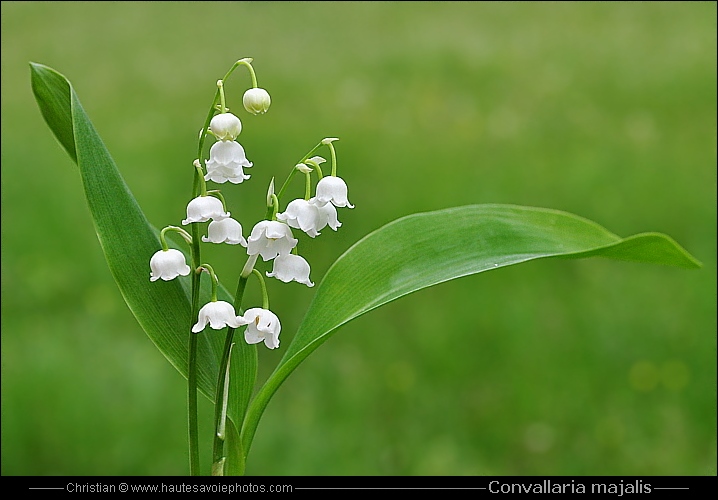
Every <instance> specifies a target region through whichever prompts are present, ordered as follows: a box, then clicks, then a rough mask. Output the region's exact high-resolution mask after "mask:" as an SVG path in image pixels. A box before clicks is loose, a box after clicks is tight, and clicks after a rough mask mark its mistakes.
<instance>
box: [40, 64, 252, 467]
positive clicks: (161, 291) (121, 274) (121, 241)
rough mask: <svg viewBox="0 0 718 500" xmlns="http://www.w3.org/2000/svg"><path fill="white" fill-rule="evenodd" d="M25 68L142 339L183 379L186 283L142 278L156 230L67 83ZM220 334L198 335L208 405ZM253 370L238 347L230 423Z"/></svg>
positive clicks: (222, 295) (248, 352) (245, 348)
mask: <svg viewBox="0 0 718 500" xmlns="http://www.w3.org/2000/svg"><path fill="white" fill-rule="evenodd" d="M30 66H31V78H32V88H33V91H34V93H35V96H36V99H37V102H38V105H39V107H40V110H41V112H42V115H43V117H44V118H45V121H46V122H47V124H48V126H49V127H50V129H51V130H52V132H53V133H54V134H55V137H56V138H57V139H58V141H59V142H60V144H61V145H62V146H63V148H64V149H65V150H66V151H67V153H68V154H69V155H70V157H71V158H72V159H73V161H75V163H76V164H77V166H78V167H79V169H80V175H81V178H82V183H83V186H84V189H85V195H86V198H87V203H88V207H89V209H90V213H91V215H92V220H93V222H94V225H95V231H96V233H97V237H98V240H99V241H100V245H101V247H102V250H103V253H104V254H105V258H106V260H107V264H108V266H109V268H110V271H111V272H112V276H113V278H114V279H115V281H116V282H117V285H118V287H119V289H120V292H121V293H122V296H123V298H124V299H125V302H126V303H127V305H128V307H129V308H130V310H131V311H132V313H133V314H134V316H135V318H136V319H137V321H138V322H139V324H140V325H141V326H142V328H143V329H144V331H145V332H146V333H147V335H148V337H149V338H150V339H151V340H152V342H153V343H154V344H155V345H156V346H157V348H158V349H159V350H160V352H162V354H163V355H164V356H165V357H166V358H167V360H168V361H169V362H170V363H171V364H172V365H173V366H174V367H175V368H176V369H177V370H178V371H179V372H180V373H181V374H182V375H183V376H184V377H185V378H186V377H187V371H188V367H187V365H188V358H189V349H188V335H189V334H190V333H189V331H190V327H191V325H192V324H193V323H194V322H195V321H196V318H190V311H191V307H190V306H191V303H190V295H191V294H190V286H189V283H188V280H186V279H184V280H183V279H182V278H179V279H174V280H171V281H162V280H159V281H156V282H154V283H151V282H150V281H149V259H150V257H151V256H152V255H153V254H154V253H155V252H156V251H157V250H159V249H160V248H161V245H160V241H159V232H158V231H157V229H155V228H154V227H153V226H152V225H151V224H150V223H149V222H148V221H147V218H146V217H145V215H144V213H143V212H142V210H141V209H140V207H139V205H138V204H137V201H136V200H135V198H134V196H133V195H132V193H131V192H130V190H129V188H128V186H127V185H126V183H125V181H124V179H123V178H122V176H121V174H120V172H119V170H118V169H117V167H116V165H115V163H114V160H113V159H112V157H111V156H110V153H109V152H108V151H107V148H106V147H105V145H104V143H103V142H102V139H101V138H100V136H99V134H98V133H97V131H96V130H95V129H94V127H93V125H92V123H91V121H90V119H89V118H88V117H87V115H86V113H85V111H84V110H83V108H82V105H81V104H80V101H79V99H78V97H77V95H76V93H75V91H74V89H73V88H72V85H71V84H70V82H69V81H68V80H67V79H66V78H65V77H64V76H63V75H61V74H60V73H58V72H56V71H55V70H53V69H52V68H49V67H47V66H44V65H41V64H36V63H31V64H30ZM180 215H182V214H180ZM175 248H176V247H175ZM180 250H182V251H184V249H183V248H180ZM185 254H186V252H185ZM186 257H187V256H186ZM190 261H191V260H190V259H189V258H187V262H190ZM218 292H219V299H221V300H226V301H229V302H232V300H233V298H232V296H231V295H230V294H229V293H228V292H227V291H226V290H225V289H224V288H223V287H220V289H219V290H218ZM209 298H210V285H209V281H208V280H202V289H201V299H200V300H201V303H202V304H203V303H205V302H207V301H209ZM225 331H226V330H222V331H220V332H215V331H214V330H206V331H205V332H203V333H200V334H199V335H200V337H199V339H198V340H199V342H198V347H197V363H198V366H197V372H198V373H197V379H198V389H199V390H200V392H202V393H203V394H204V395H205V396H207V397H208V398H209V399H210V401H214V392H215V385H216V382H217V376H218V372H219V360H220V358H221V355H222V351H223V348H224V338H225V335H224V334H223V333H224V332H225ZM256 371H257V355H256V347H255V346H250V345H248V344H246V343H245V342H238V343H237V345H235V348H234V349H233V351H232V362H231V380H232V383H231V384H230V389H229V390H230V395H229V405H228V411H227V414H228V416H229V417H230V419H231V420H232V421H234V422H235V423H240V422H242V419H243V417H244V413H245V411H246V408H247V406H248V404H249V399H250V396H251V393H252V390H253V388H254V382H255V380H256ZM237 426H238V424H237ZM232 428H234V427H232ZM235 441H236V442H238V440H235ZM229 455H230V456H229V458H230V460H231V459H232V458H233V457H235V456H236V455H238V452H237V451H236V450H230V454H229Z"/></svg>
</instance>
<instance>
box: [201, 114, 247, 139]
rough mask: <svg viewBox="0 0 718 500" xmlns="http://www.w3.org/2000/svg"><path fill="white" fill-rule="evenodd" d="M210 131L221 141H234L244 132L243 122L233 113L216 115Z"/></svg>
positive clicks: (210, 125)
mask: <svg viewBox="0 0 718 500" xmlns="http://www.w3.org/2000/svg"><path fill="white" fill-rule="evenodd" d="M209 130H210V132H212V134H214V136H215V137H216V138H217V139H219V140H220V141H233V140H235V139H236V138H237V136H238V135H239V133H240V132H241V131H242V122H241V121H239V118H237V117H236V116H234V115H233V114H232V113H220V114H218V115H214V117H213V118H212V121H210V122H209Z"/></svg>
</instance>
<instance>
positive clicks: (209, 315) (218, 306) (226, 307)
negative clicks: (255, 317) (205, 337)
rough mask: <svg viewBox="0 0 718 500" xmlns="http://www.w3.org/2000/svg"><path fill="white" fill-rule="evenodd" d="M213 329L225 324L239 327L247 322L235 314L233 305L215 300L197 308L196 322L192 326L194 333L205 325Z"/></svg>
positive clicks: (218, 328)
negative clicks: (197, 316)
mask: <svg viewBox="0 0 718 500" xmlns="http://www.w3.org/2000/svg"><path fill="white" fill-rule="evenodd" d="M207 323H209V326H210V327H211V328H213V329H214V330H221V329H222V328H224V327H225V326H231V327H232V328H239V327H240V326H242V325H246V324H247V323H248V321H247V320H245V319H244V318H243V317H242V316H237V315H236V314H235V312H234V307H233V306H232V304H230V303H229V302H225V301H224V300H217V301H213V302H208V303H207V304H205V305H204V306H202V309H200V310H199V318H198V319H197V323H196V324H195V325H194V326H193V327H192V331H193V332H194V333H199V332H201V331H202V330H204V328H205V327H206V326H207Z"/></svg>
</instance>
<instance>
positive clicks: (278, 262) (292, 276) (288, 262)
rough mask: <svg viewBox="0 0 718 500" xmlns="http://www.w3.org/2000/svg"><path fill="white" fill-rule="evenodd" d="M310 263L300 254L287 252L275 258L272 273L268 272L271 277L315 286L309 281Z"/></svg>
mask: <svg viewBox="0 0 718 500" xmlns="http://www.w3.org/2000/svg"><path fill="white" fill-rule="evenodd" d="M309 272H310V268H309V263H308V262H307V261H306V260H305V259H304V257H300V256H299V255H294V254H291V253H290V254H287V255H280V256H278V257H277V258H276V259H274V267H273V268H272V272H271V273H267V276H268V277H269V278H277V279H278V280H280V281H283V282H285V283H289V282H290V281H296V282H298V283H302V284H303V285H307V286H314V283H312V282H311V281H309Z"/></svg>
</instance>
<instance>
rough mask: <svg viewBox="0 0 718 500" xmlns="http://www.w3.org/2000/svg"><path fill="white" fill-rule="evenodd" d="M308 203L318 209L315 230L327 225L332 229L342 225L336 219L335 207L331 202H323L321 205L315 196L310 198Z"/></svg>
mask: <svg viewBox="0 0 718 500" xmlns="http://www.w3.org/2000/svg"><path fill="white" fill-rule="evenodd" d="M309 203H310V204H312V205H314V206H315V207H317V210H318V211H319V223H318V224H317V230H320V229H324V228H325V227H326V226H327V225H329V227H331V228H332V229H333V230H334V231H336V230H337V229H339V228H340V227H341V225H342V223H341V222H339V219H337V209H336V208H335V207H334V205H332V204H331V203H325V204H324V205H322V204H321V203H319V201H318V200H317V198H316V197H314V198H310V199H309Z"/></svg>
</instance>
